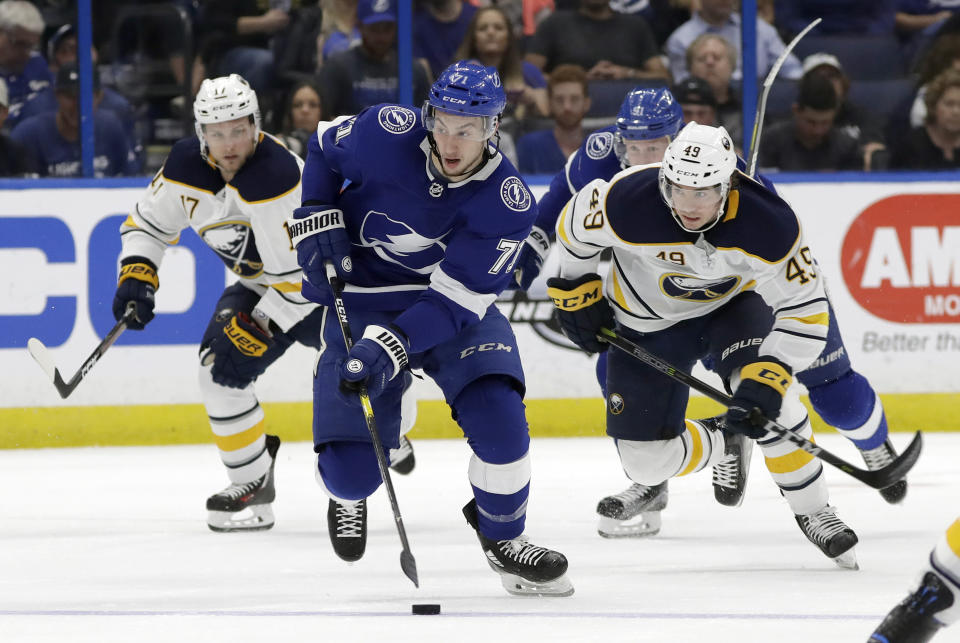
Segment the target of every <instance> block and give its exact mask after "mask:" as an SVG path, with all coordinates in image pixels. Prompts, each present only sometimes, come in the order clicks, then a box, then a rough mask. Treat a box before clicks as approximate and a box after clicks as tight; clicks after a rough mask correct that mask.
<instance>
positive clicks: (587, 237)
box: [556, 179, 615, 278]
mask: <svg viewBox="0 0 960 643" xmlns="http://www.w3.org/2000/svg"><path fill="white" fill-rule="evenodd" d="M609 187H610V184H609V183H607V182H606V181H604V180H603V179H594V180H593V181H590V182H589V183H587V184H586V185H585V186H584V187H583V189H581V190H580V191H578V192H577V194H576V195H575V196H574V197H573V198H572V199H570V200H569V201H568V202H567V204H566V205H565V206H564V208H563V210H561V212H560V217H559V218H558V219H557V226H556V232H557V245H558V250H559V252H560V275H561V276H562V277H566V278H576V277H580V276H581V275H584V274H587V273H595V272H596V271H597V269H598V267H599V266H600V253H601V252H602V251H603V250H604V248H608V247H611V246H612V245H613V239H614V238H615V235H613V232H612V230H611V229H610V226H609V221H608V219H607V215H606V212H605V210H604V202H605V200H606V194H607V190H608V189H609Z"/></svg>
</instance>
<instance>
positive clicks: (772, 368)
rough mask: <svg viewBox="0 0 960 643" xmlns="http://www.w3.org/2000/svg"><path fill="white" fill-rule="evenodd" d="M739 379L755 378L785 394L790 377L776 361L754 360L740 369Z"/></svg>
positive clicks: (788, 386)
mask: <svg viewBox="0 0 960 643" xmlns="http://www.w3.org/2000/svg"><path fill="white" fill-rule="evenodd" d="M740 378H741V380H756V381H757V382H760V383H761V384H766V385H767V386H769V387H771V388H773V389H774V390H776V391H777V392H778V393H780V395H786V394H787V389H788V388H790V382H791V381H792V379H793V378H792V377H790V374H789V373H787V372H786V370H785V369H784V367H783V366H781V365H780V364H777V363H776V362H754V363H752V364H747V365H746V366H744V367H743V368H742V369H740Z"/></svg>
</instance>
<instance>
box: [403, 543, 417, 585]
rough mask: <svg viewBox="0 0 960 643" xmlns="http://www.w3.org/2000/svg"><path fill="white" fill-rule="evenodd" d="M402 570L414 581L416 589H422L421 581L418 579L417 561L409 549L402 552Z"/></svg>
mask: <svg viewBox="0 0 960 643" xmlns="http://www.w3.org/2000/svg"><path fill="white" fill-rule="evenodd" d="M400 569H402V570H403V573H404V574H406V575H407V578H409V579H410V580H411V581H413V586H414V587H416V588H419V587H420V580H419V579H418V578H417V561H416V560H414V558H413V554H412V553H411V552H410V550H409V549H404V550H403V551H401V552H400Z"/></svg>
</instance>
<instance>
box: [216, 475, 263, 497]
mask: <svg viewBox="0 0 960 643" xmlns="http://www.w3.org/2000/svg"><path fill="white" fill-rule="evenodd" d="M262 482H263V476H261V477H260V478H257V479H256V480H254V481H253V482H244V483H242V484H238V483H233V484H232V485H230V486H229V487H227V488H226V489H224V490H223V491H221V492H220V493H218V494H217V495H218V496H222V497H225V498H229V499H231V500H236V499H237V498H241V497H243V496H245V495H247V494H248V493H251V492H252V491H255V490H256V488H257V487H259V486H260V484H261V483H262Z"/></svg>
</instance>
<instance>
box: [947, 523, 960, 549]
mask: <svg viewBox="0 0 960 643" xmlns="http://www.w3.org/2000/svg"><path fill="white" fill-rule="evenodd" d="M947 546H948V547H950V551H952V552H953V554H954V555H955V556H957V557H960V520H957V521H955V522H954V523H953V524H952V525H950V526H949V527H947Z"/></svg>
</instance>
